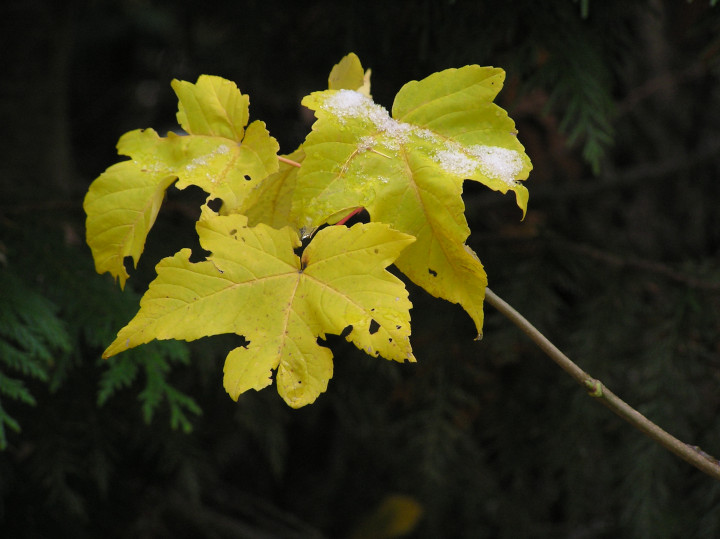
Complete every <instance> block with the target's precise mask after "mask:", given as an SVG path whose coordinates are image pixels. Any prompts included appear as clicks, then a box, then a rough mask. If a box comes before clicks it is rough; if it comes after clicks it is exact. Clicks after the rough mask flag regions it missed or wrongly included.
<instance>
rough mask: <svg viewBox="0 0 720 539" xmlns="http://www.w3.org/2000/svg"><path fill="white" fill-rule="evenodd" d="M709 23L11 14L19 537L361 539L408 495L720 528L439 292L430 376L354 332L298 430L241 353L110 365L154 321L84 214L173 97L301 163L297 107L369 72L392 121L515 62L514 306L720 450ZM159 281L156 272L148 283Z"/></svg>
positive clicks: (499, 249) (585, 13)
mask: <svg viewBox="0 0 720 539" xmlns="http://www.w3.org/2000/svg"><path fill="white" fill-rule="evenodd" d="M709 4H710V3H709V2H700V1H695V2H692V3H687V2H675V1H671V0H665V1H662V0H652V1H650V0H648V1H640V0H635V1H631V2H628V1H626V0H612V1H608V2H603V3H600V2H585V1H580V2H576V1H573V0H555V1H552V2H536V1H531V0H518V1H515V2H507V3H497V2H485V1H470V0H455V1H437V0H424V1H413V2H410V1H400V2H388V3H385V4H384V5H382V6H381V7H372V8H371V7H370V6H369V5H368V4H367V3H362V2H329V1H321V2H313V3H311V4H310V3H308V4H303V3H299V2H298V3H276V2H268V1H264V2H260V1H255V0H249V1H247V2H242V3H238V2H231V1H229V0H223V1H219V2H214V3H212V5H208V6H207V7H200V6H199V5H198V3H197V2H189V1H182V2H169V1H165V0H110V1H107V2H97V1H92V0H74V1H70V2H61V3H58V2H49V1H42V0H41V1H37V2H25V1H20V0H10V1H8V2H5V3H3V7H2V8H0V11H1V14H2V17H0V20H2V24H3V25H4V28H3V32H0V36H2V37H1V39H2V40H3V42H2V43H1V45H2V47H1V48H0V50H2V51H3V54H4V55H5V58H6V59H7V60H6V61H4V63H3V65H4V76H3V77H2V79H0V92H2V100H0V117H1V118H2V121H3V125H4V127H5V132H6V133H8V136H7V137H5V138H4V140H3V146H2V151H3V155H2V159H0V178H2V180H1V181H0V275H1V277H0V352H1V353H2V357H0V373H1V374H2V378H1V381H0V403H1V404H2V412H0V424H2V425H3V432H4V436H5V438H4V439H5V440H6V441H7V444H8V447H7V448H6V449H5V451H3V452H2V453H0V535H2V536H7V537H18V538H23V537H28V538H30V537H60V536H63V537H64V536H74V537H78V538H82V537H98V536H102V537H127V536H129V535H134V536H137V537H170V536H173V537H198V536H202V537H218V538H221V537H287V538H292V537H344V536H350V535H352V534H353V532H358V531H361V530H362V529H363V526H364V525H365V524H364V523H366V522H367V521H368V519H369V518H371V517H372V515H373V511H374V510H375V509H376V508H378V507H383V501H384V500H387V499H393V498H391V497H392V496H394V495H409V496H411V497H412V498H413V499H414V500H415V501H416V502H417V503H418V504H419V507H421V509H422V517H421V519H420V521H419V523H418V525H417V527H416V528H415V530H414V531H413V532H412V533H411V534H410V536H411V537H418V538H424V537H473V538H482V537H493V538H495V537H500V538H503V537H507V538H515V537H538V538H543V537H547V538H551V537H552V538H555V537H586V538H589V537H592V538H611V537H612V538H616V537H633V538H642V537H648V538H663V537H668V538H670V537H678V536H684V537H699V538H702V537H707V538H710V537H717V536H718V535H720V487H719V486H718V485H717V484H715V483H714V482H713V481H712V480H711V479H709V478H707V477H705V476H703V475H702V474H701V473H700V472H698V471H696V470H694V469H693V468H691V467H689V466H688V465H686V464H685V463H683V462H681V461H678V460H677V459H675V458H674V457H673V456H671V455H670V454H669V453H667V452H666V451H664V450H663V449H661V448H659V447H657V446H656V445H654V444H653V443H652V442H650V441H648V440H646V439H645V438H644V437H643V436H642V435H640V434H639V433H636V432H634V431H632V430H631V429H630V427H628V426H626V425H625V424H624V423H622V422H621V421H620V420H619V419H617V418H615V417H614V416H612V415H611V414H610V413H609V412H608V411H607V410H605V409H604V408H602V407H599V406H597V403H595V402H593V401H592V400H591V399H589V398H588V397H587V396H586V395H585V394H584V392H583V391H582V390H581V389H579V388H577V387H576V386H575V385H574V383H573V382H572V381H571V380H569V379H566V378H565V375H564V374H563V373H562V372H560V371H559V370H558V369H557V368H556V367H555V366H554V365H552V364H551V363H550V362H548V361H547V360H546V358H544V357H543V356H542V353H541V352H539V351H538V350H536V349H534V347H533V346H532V345H531V343H529V342H528V341H526V340H525V339H524V338H523V337H522V336H521V335H520V334H519V332H518V331H517V330H516V329H515V328H514V327H512V326H511V325H510V324H509V323H508V322H507V320H505V319H503V318H501V317H500V316H498V315H497V314H496V313H494V312H492V311H488V313H487V316H486V326H485V331H484V334H485V339H484V340H483V341H481V342H480V343H477V342H474V341H473V340H472V338H473V336H474V333H473V331H472V324H471V321H470V320H469V319H468V318H467V316H466V315H465V314H464V313H463V312H462V310H461V309H460V308H459V307H457V306H453V305H449V304H445V302H441V301H439V300H435V299H434V298H430V297H428V296H427V295H426V294H424V293H423V292H422V291H420V290H418V289H416V288H413V289H412V290H411V300H412V301H413V303H414V309H413V311H412V316H413V324H414V331H413V349H414V350H415V351H416V355H417V357H418V363H417V364H414V365H397V364H393V363H390V362H383V361H380V360H378V359H372V358H368V357H364V356H363V355H362V354H361V353H358V352H357V351H356V350H355V349H354V347H352V346H350V345H348V344H347V343H345V342H344V341H343V340H342V339H340V338H337V339H331V346H332V347H333V350H334V355H335V357H336V362H335V376H334V380H333V383H332V384H330V388H329V390H328V392H327V393H326V394H325V395H323V396H322V397H321V398H320V399H319V400H318V401H317V403H315V404H314V405H313V406H310V407H307V408H305V409H302V410H297V411H294V410H290V409H288V408H286V407H285V405H284V404H283V403H282V401H281V400H280V399H278V398H277V396H276V395H274V392H261V393H257V394H255V393H252V394H247V395H244V396H242V397H241V399H240V400H239V401H238V403H237V404H236V403H233V402H232V401H231V400H230V399H229V398H227V396H226V395H225V393H224V391H223V390H222V386H221V384H220V381H221V379H222V373H221V365H222V361H223V354H222V353H221V352H219V351H222V350H227V349H228V347H229V346H232V345H235V344H237V343H233V342H230V343H229V342H227V341H228V340H232V339H233V337H217V338H212V339H207V340H202V341H198V342H196V343H192V344H190V345H186V344H184V343H155V344H157V347H155V345H152V346H144V347H141V349H138V351H137V353H136V354H137V355H132V353H130V352H129V353H127V355H126V354H123V355H122V356H118V358H117V360H115V362H102V361H101V360H100V359H99V355H100V353H101V351H102V349H103V348H104V346H106V345H107V343H108V342H110V340H111V339H112V338H113V336H114V334H115V332H116V331H117V330H118V329H119V328H120V327H121V326H122V325H124V324H125V323H126V322H127V320H129V318H130V317H131V316H132V314H133V313H134V312H135V310H136V308H137V301H138V296H137V295H136V294H135V293H133V292H132V291H130V290H128V291H126V292H125V293H122V292H120V291H119V290H118V289H117V287H115V286H114V285H113V283H112V282H111V281H110V280H108V279H107V277H106V276H98V275H95V273H94V271H93V265H92V260H91V258H90V254H89V250H88V249H87V248H86V247H85V246H84V242H83V234H84V224H83V219H84V216H83V214H82V210H81V202H82V196H83V194H84V193H85V191H86V190H87V186H88V185H89V183H90V181H91V180H92V179H93V178H95V177H96V176H97V175H98V174H99V173H100V172H102V170H104V169H105V168H106V167H107V166H109V165H110V164H111V163H113V162H114V161H115V160H116V156H115V152H114V148H113V146H114V144H115V142H116V140H117V138H118V136H119V135H120V134H122V133H124V132H126V131H128V130H130V129H134V128H137V127H139V126H156V127H161V126H163V125H167V126H168V128H170V126H172V125H174V123H175V121H174V110H175V107H176V103H175V101H174V99H173V96H172V92H171V90H170V87H169V81H170V80H171V79H172V78H180V79H185V80H195V78H196V77H197V75H199V74H200V73H210V74H217V75H221V76H223V77H226V78H228V79H231V80H234V81H236V82H237V83H238V85H239V87H240V88H241V90H242V91H243V92H244V93H247V94H249V95H250V98H251V111H252V115H253V118H252V119H261V120H264V121H266V122H267V124H268V127H269V129H270V131H271V133H272V134H273V135H274V136H276V137H277V138H278V139H279V140H280V142H281V149H282V151H284V152H289V151H292V150H293V149H294V148H295V147H296V146H297V145H298V144H299V143H300V142H301V141H302V139H303V138H304V135H305V133H306V132H307V130H308V129H309V126H310V120H309V119H308V116H307V115H306V114H305V113H304V112H303V111H302V110H301V109H300V107H299V105H298V102H299V98H300V97H301V96H303V95H305V94H306V93H308V92H309V91H312V90H316V89H321V88H324V87H325V84H326V77H327V73H328V71H329V69H330V67H331V66H332V65H333V64H334V63H336V62H337V61H338V60H339V59H340V58H341V57H342V56H343V55H344V54H346V53H347V52H348V51H354V52H356V53H357V54H358V55H359V56H360V58H361V59H362V61H363V64H364V65H367V66H368V67H371V68H372V69H373V94H374V96H375V98H376V100H377V102H378V103H381V104H383V105H385V106H387V105H389V104H390V99H391V96H393V95H394V94H395V93H396V92H397V90H398V89H399V88H400V86H401V85H402V84H404V83H405V82H407V81H408V80H411V79H417V78H422V77H424V76H426V75H427V74H429V73H432V72H434V71H438V70H441V69H445V68H447V67H453V66H459V65H464V64H468V63H478V64H487V65H497V66H500V67H503V68H504V69H506V71H507V72H508V81H507V83H506V88H505V89H504V90H503V92H502V93H501V94H500V99H501V103H500V104H501V105H502V106H503V107H504V108H506V109H508V110H509V112H510V114H511V116H512V117H513V118H514V119H515V120H516V121H517V123H518V128H519V131H520V134H519V137H520V140H521V141H522V142H523V143H524V144H525V145H526V148H527V151H528V154H529V155H530V157H531V158H532V160H533V163H534V165H535V169H534V171H533V174H532V175H531V178H530V180H529V181H528V183H527V186H528V188H529V189H530V206H529V212H528V216H527V218H526V219H525V221H523V222H520V221H519V218H520V216H519V214H518V211H517V209H516V208H514V207H513V206H514V202H513V201H512V199H511V198H507V197H505V198H503V197H498V196H497V195H496V194H495V193H486V192H485V191H483V190H482V189H481V188H479V187H478V186H473V185H466V191H465V195H464V198H465V202H466V205H467V214H468V220H469V222H470V227H471V229H472V230H473V234H472V235H471V237H470V240H471V243H470V245H471V247H472V248H473V249H474V250H475V251H476V252H477V253H478V255H479V256H480V258H481V259H482V260H483V261H484V263H485V265H486V269H487V272H488V275H489V278H490V283H491V286H492V287H493V289H494V290H495V291H496V292H498V293H499V294H500V295H501V296H502V297H504V298H505V299H507V300H508V301H509V302H510V303H511V304H512V305H513V306H514V307H516V308H517V309H518V310H519V311H520V312H522V313H523V314H524V315H525V316H527V317H528V318H529V319H530V320H531V321H532V322H533V323H535V324H536V325H537V326H538V327H539V328H540V329H541V330H542V331H543V332H545V333H546V334H547V335H548V337H549V338H550V339H551V340H553V341H554V342H555V343H556V344H558V345H559V346H560V348H562V349H563V350H564V351H565V352H566V353H567V354H568V355H569V356H570V357H572V358H573V359H575V360H576V361H577V362H578V363H579V364H580V365H581V366H582V367H583V368H585V369H586V370H587V371H588V372H590V373H591V374H593V375H594V376H596V377H598V378H600V379H602V380H603V381H604V382H605V383H606V384H607V385H608V386H609V387H610V388H611V389H612V390H613V391H614V392H616V393H617V394H619V395H620V396H622V397H623V398H625V400H627V401H628V402H629V403H630V404H632V405H634V406H636V407H637V408H638V409H639V410H640V411H641V412H643V413H645V414H647V415H648V416H649V417H650V418H651V419H652V420H654V421H656V422H657V423H659V424H660V425H661V426H663V427H664V428H666V429H667V430H669V431H670V432H671V433H673V434H675V435H677V436H678V437H680V438H681V439H683V440H685V441H687V442H688V443H691V444H697V445H700V446H701V447H703V448H704V449H705V450H707V451H708V452H709V453H712V454H715V456H717V455H718V454H720V435H719V433H720V424H719V423H720V414H718V413H717V410H718V409H720V392H718V390H717V388H718V384H719V383H720V377H719V376H718V373H719V372H720V347H719V345H718V334H720V284H719V283H720V216H719V214H718V212H717V204H718V201H720V184H718V182H717V176H718V172H720V171H719V170H718V168H719V166H720V163H719V162H718V160H717V155H718V153H719V152H720V133H719V128H718V126H720V94H718V90H717V89H718V88H720V84H718V82H719V81H718V78H719V77H720V62H719V61H718V59H719V55H720V38H719V37H718V36H720V12H719V11H718V9H717V8H712V7H710V5H709ZM19 28H21V29H23V31H22V32H19V31H17V29H19ZM199 197H201V193H199V192H193V191H192V190H188V191H187V192H182V193H177V192H176V193H171V194H170V195H169V200H168V201H167V203H166V204H165V205H164V207H163V210H162V212H161V213H162V214H161V216H160V219H159V220H158V225H157V227H156V228H155V229H154V230H153V232H152V233H151V236H150V239H149V243H148V246H147V251H149V252H148V255H147V257H146V260H149V261H155V260H158V259H159V258H160V257H162V256H167V255H170V254H173V253H174V252H176V251H177V250H178V248H179V247H180V246H184V245H185V244H187V243H188V242H189V241H192V239H193V236H194V230H193V223H194V221H195V220H196V218H197V214H196V213H195V212H196V209H195V208H197V207H198V204H197V200H198V198H199ZM153 275H154V270H153V268H152V266H151V265H149V264H148V265H143V263H142V262H141V265H140V267H139V268H138V272H137V273H136V274H134V277H133V279H134V285H135V286H136V287H137V290H144V288H145V285H146V284H147V282H148V281H149V280H150V279H152V278H153ZM170 367H172V369H171V368H170ZM13 396H14V397H17V398H11V397H13ZM18 399H19V400H18ZM200 410H202V416H198V414H197V413H198V412H199V411H200ZM143 419H145V420H147V421H149V423H148V422H146V421H144V420H143ZM15 426H18V427H20V428H21V429H22V430H21V431H20V432H15V428H14V427H15ZM8 427H9V428H8ZM173 427H175V428H173ZM189 427H193V428H192V432H190V433H187V432H186V431H188V430H189ZM368 515H370V516H368ZM398 518H399V517H398ZM390 520H392V519H390ZM355 536H357V534H356V535H355Z"/></svg>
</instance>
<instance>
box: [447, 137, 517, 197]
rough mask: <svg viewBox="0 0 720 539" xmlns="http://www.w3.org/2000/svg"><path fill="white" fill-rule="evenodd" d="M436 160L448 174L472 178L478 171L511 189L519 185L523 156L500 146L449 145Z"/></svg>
mask: <svg viewBox="0 0 720 539" xmlns="http://www.w3.org/2000/svg"><path fill="white" fill-rule="evenodd" d="M434 157H435V159H436V160H437V162H438V163H440V166H441V167H442V168H443V170H445V171H446V172H450V173H451V174H456V175H458V176H470V175H472V174H473V173H474V172H475V171H476V170H478V169H479V170H480V172H481V173H482V174H484V175H485V176H488V177H490V178H496V179H499V180H502V181H503V182H505V183H506V184H508V185H509V186H510V187H513V186H515V185H517V182H516V181H515V178H516V177H517V175H518V174H520V172H521V171H522V168H523V161H522V156H521V155H520V154H519V153H518V152H516V151H515V150H509V149H507V148H502V147H500V146H485V145H480V144H477V145H474V146H468V147H465V148H462V147H460V146H459V145H456V144H448V145H447V149H444V150H440V151H438V152H436V153H435V156H434Z"/></svg>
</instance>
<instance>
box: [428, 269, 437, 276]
mask: <svg viewBox="0 0 720 539" xmlns="http://www.w3.org/2000/svg"><path fill="white" fill-rule="evenodd" d="M428 273H429V274H430V275H432V276H433V277H437V271H435V270H434V269H432V268H428Z"/></svg>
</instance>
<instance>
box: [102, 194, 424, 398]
mask: <svg viewBox="0 0 720 539" xmlns="http://www.w3.org/2000/svg"><path fill="white" fill-rule="evenodd" d="M197 231H198V235H199V237H200V244H201V246H202V247H203V249H205V250H207V251H210V252H211V254H210V255H209V256H208V257H207V260H205V261H202V262H197V263H193V262H190V260H189V259H190V250H189V249H183V250H181V251H180V252H178V253H177V254H176V255H175V256H173V257H170V258H166V259H164V260H162V261H161V262H160V263H159V264H158V266H157V273H158V276H157V278H156V279H155V280H154V281H153V282H152V283H151V284H150V287H149V289H148V291H147V292H146V293H145V295H144V296H143V298H142V300H141V303H140V311H139V312H138V313H137V315H136V316H135V317H134V318H133V319H132V320H131V321H130V323H129V324H128V325H127V326H126V327H125V328H123V329H122V330H120V332H119V333H118V336H117V339H116V340H115V341H114V342H113V343H112V344H111V345H110V347H108V349H107V350H106V351H105V354H104V356H105V357H109V356H111V355H114V354H117V353H119V352H122V351H123V350H126V349H128V348H132V347H134V346H138V345H140V344H143V343H147V342H149V341H150V340H152V339H184V340H194V339H198V338H200V337H203V336H206V335H217V334H222V333H236V334H238V335H243V336H244V337H245V338H246V339H247V340H248V341H249V344H248V345H247V347H239V348H236V349H234V350H232V351H231V352H230V353H229V355H228V357H227V359H226V362H225V369H224V370H225V377H224V385H225V388H226V390H227V391H228V393H229V394H230V396H231V397H232V398H233V399H237V398H238V396H239V395H240V394H241V393H243V392H245V391H247V390H249V389H255V390H259V389H262V388H263V387H266V386H267V385H269V384H271V383H272V379H273V374H272V373H273V371H274V370H277V374H276V381H277V386H278V392H279V393H280V395H281V396H282V397H283V399H284V400H285V401H286V402H287V403H288V404H289V405H290V406H292V407H295V408H297V407H300V406H304V405H306V404H309V403H311V402H313V401H314V400H315V399H316V398H317V397H318V395H320V394H321V393H322V392H324V391H325V389H326V388H327V384H328V381H329V379H330V378H331V377H332V354H331V352H330V350H328V349H327V348H325V347H323V346H320V345H319V344H318V342H317V339H318V337H319V338H324V337H325V334H326V333H333V334H341V333H343V330H344V329H345V328H346V327H347V326H352V330H351V331H350V332H349V333H348V334H347V336H346V339H347V340H348V341H351V342H353V343H354V344H355V345H356V346H357V347H358V348H360V349H362V350H364V351H365V352H367V353H368V354H370V355H372V356H378V355H381V356H383V357H385V358H387V359H392V360H396V361H405V360H408V361H414V360H415V359H414V357H413V354H412V349H411V346H410V341H409V336H410V314H409V309H410V307H411V304H410V301H409V300H408V294H407V291H406V290H405V287H404V285H403V283H402V282H401V281H400V280H399V279H397V278H396V277H395V276H393V275H392V274H391V273H389V272H388V271H387V270H386V269H385V268H386V267H387V266H388V265H390V264H391V263H392V262H393V261H394V260H395V259H396V258H397V256H398V255H399V254H400V252H401V251H402V249H403V248H405V247H406V246H407V245H409V244H410V243H412V242H413V238H412V237H411V236H408V235H407V234H403V233H401V232H397V231H395V230H392V229H391V228H390V227H389V226H388V225H385V224H380V223H369V224H357V225H355V226H353V227H351V228H347V227H344V226H333V227H327V228H325V229H323V230H321V231H319V232H318V233H317V234H316V236H315V237H314V238H313V240H312V241H311V242H310V244H309V245H308V246H307V247H306V248H305V250H304V251H303V253H302V257H298V255H296V254H295V252H294V249H297V248H298V247H300V245H301V242H300V239H299V237H298V234H297V232H296V231H294V230H293V229H291V228H290V227H285V228H283V229H280V230H277V229H274V228H271V227H269V226H267V225H264V224H258V225H257V226H255V227H248V226H247V218H246V217H245V216H243V215H239V214H234V215H227V216H221V215H217V214H215V213H213V212H212V211H211V210H209V209H208V208H207V207H205V208H204V209H203V215H202V217H201V219H200V221H199V222H198V226H197Z"/></svg>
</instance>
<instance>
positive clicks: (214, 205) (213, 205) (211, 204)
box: [207, 198, 223, 213]
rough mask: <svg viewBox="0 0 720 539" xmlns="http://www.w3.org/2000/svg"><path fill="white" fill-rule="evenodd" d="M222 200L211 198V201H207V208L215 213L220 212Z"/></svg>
mask: <svg viewBox="0 0 720 539" xmlns="http://www.w3.org/2000/svg"><path fill="white" fill-rule="evenodd" d="M222 203H223V201H222V199H220V198H213V199H212V200H208V201H207V205H208V208H210V209H211V210H212V211H214V212H215V213H217V212H219V211H220V208H221V207H222Z"/></svg>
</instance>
